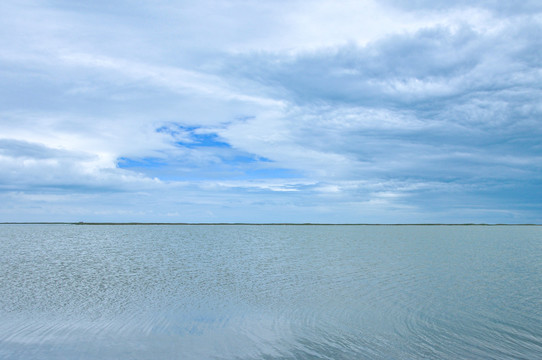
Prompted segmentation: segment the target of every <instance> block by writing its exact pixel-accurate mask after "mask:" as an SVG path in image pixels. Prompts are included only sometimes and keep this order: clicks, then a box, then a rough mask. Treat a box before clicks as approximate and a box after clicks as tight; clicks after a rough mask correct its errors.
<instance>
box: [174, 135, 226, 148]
mask: <svg viewBox="0 0 542 360" xmlns="http://www.w3.org/2000/svg"><path fill="white" fill-rule="evenodd" d="M190 138H191V141H177V142H176V144H177V145H180V146H183V147H186V148H189V149H195V148H200V147H214V148H231V145H230V144H228V143H226V142H224V141H222V140H220V138H219V137H218V136H217V135H216V134H212V133H209V134H197V133H192V134H191V136H190Z"/></svg>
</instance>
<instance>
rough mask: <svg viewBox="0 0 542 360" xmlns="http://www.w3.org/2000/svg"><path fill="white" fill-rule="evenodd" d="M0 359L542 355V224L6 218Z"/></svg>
mask: <svg viewBox="0 0 542 360" xmlns="http://www.w3.org/2000/svg"><path fill="white" fill-rule="evenodd" d="M0 274H1V275H0V319H2V320H1V321H0V358H6V359H66V358H81V359H159V358H162V359H165V358H174V359H458V358H469V359H488V358H493V359H521V358H523V359H534V358H538V357H540V354H542V228H541V227H521V226H507V227H484V226H464V227H463V226H438V227H423V226H257V225H255V226H73V225H1V226H0Z"/></svg>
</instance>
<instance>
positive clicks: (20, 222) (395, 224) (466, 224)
mask: <svg viewBox="0 0 542 360" xmlns="http://www.w3.org/2000/svg"><path fill="white" fill-rule="evenodd" d="M0 225H296V226H303V225H305V226H309V225H315V226H316V225H318V226H322V225H327V226H340V225H342V226H416V225H417V226H542V224H536V223H311V222H304V223H294V222H292V223H289V222H269V223H266V222H257V223H256V222H254V223H251V222H86V221H77V222H69V221H6V222H0Z"/></svg>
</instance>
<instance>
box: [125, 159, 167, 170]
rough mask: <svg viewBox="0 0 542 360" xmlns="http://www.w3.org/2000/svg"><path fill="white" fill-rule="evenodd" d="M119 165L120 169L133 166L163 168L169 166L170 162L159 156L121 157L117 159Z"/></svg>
mask: <svg viewBox="0 0 542 360" xmlns="http://www.w3.org/2000/svg"><path fill="white" fill-rule="evenodd" d="M117 166H118V167H119V168H120V169H131V168H147V169H155V168H163V167H166V166H168V164H167V163H166V162H165V161H164V160H163V159H157V158H142V159H130V158H127V157H121V158H119V159H118V161H117Z"/></svg>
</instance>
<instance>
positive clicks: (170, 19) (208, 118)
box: [0, 0, 542, 223]
mask: <svg viewBox="0 0 542 360" xmlns="http://www.w3.org/2000/svg"><path fill="white" fill-rule="evenodd" d="M0 24H2V25H1V26H2V27H3V29H4V31H3V33H4V34H5V35H3V36H2V37H1V38H0V48H2V51H1V52H0V68H1V69H2V70H1V71H0V79H1V81H2V86H1V87H0V168H1V169H2V171H1V173H0V203H1V204H2V205H0V219H1V220H3V221H64V220H65V221H80V220H84V221H171V222H177V221H179V222H184V221H193V222H220V221H235V222H236V221H241V222H244V221H246V222H360V223H374V222H389V223H399V222H510V223H527V222H540V219H541V216H542V205H541V200H542V199H541V195H540V194H541V185H540V184H542V172H541V170H542V145H541V144H542V105H541V103H540V99H541V98H542V65H541V64H542V53H541V52H540V50H539V49H540V48H542V40H541V39H542V7H541V6H539V5H538V3H537V2H522V3H521V4H516V5H515V6H511V5H509V4H506V5H503V4H501V3H500V2H496V1H474V2H473V1H469V2H454V3H453V5H450V4H449V3H448V2H434V1H431V2H429V1H415V2H412V1H409V2H402V1H391V0H390V1H386V2H379V3H377V2H373V1H361V2H359V1H356V2H341V3H340V4H339V3H337V2H333V1H324V0H322V1H316V2H314V3H313V2H311V4H309V3H307V2H301V1H299V2H298V1H288V2H285V1H272V2H268V3H266V4H265V5H262V4H257V3H250V2H245V1H240V0H238V1H226V2H224V1H220V2H217V1H202V2H197V3H194V2H183V1H165V2H161V3H160V5H152V6H151V5H149V4H143V3H140V4H133V3H130V4H127V3H126V2H124V1H114V2H110V1H109V2H101V1H96V2H92V4H87V5H81V4H74V3H73V2H69V1H49V2H41V1H32V0H28V1H23V2H21V1H5V2H2V4H1V5H0Z"/></svg>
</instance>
